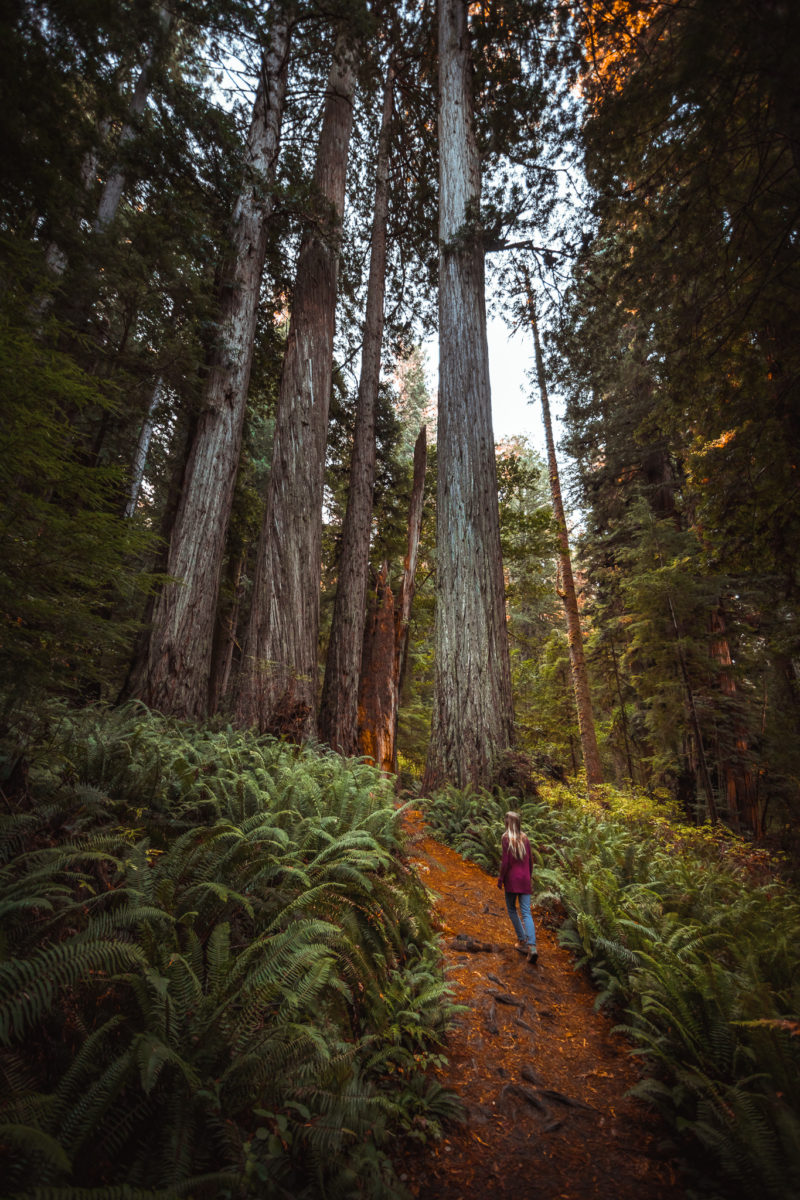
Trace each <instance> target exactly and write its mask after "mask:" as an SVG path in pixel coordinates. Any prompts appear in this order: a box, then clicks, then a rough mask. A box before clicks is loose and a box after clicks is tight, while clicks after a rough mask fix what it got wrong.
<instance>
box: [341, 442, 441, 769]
mask: <svg viewBox="0 0 800 1200" xmlns="http://www.w3.org/2000/svg"><path fill="white" fill-rule="evenodd" d="M426 461H427V439H426V433H425V428H424V426H423V428H422V429H421V430H420V432H419V436H418V438H417V441H416V445H415V447H414V483H413V486H412V490H411V504H410V506H409V513H408V548H407V550H406V557H405V562H404V564H403V578H402V581H401V584H400V591H399V593H398V596H397V599H396V600H395V599H394V597H393V595H392V591H391V588H390V587H389V583H388V579H387V575H388V572H387V569H386V565H385V564H384V568H383V570H382V571H381V574H380V576H379V578H378V585H377V588H376V593H375V603H374V604H373V605H372V607H371V609H370V612H369V613H368V616H367V623H366V626H365V629H364V649H363V655H362V663H361V682H360V687H359V694H358V751H359V753H360V754H362V755H364V756H365V757H366V758H370V759H372V761H373V762H374V763H375V765H376V766H378V767H380V768H381V770H383V771H392V772H396V771H397V718H398V714H399V710H400V686H401V683H402V680H403V674H404V671H405V663H406V650H407V648H408V627H409V622H410V620H411V604H412V602H413V599H414V587H415V584H414V576H415V575H416V571H417V555H418V551H419V536H420V530H421V528H422V502H423V499H424V493H425V463H426Z"/></svg>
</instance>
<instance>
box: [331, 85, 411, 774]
mask: <svg viewBox="0 0 800 1200" xmlns="http://www.w3.org/2000/svg"><path fill="white" fill-rule="evenodd" d="M393 80H394V71H393V68H392V66H391V65H390V66H389V68H388V70H387V75H386V85H385V88H384V96H383V114H382V119H381V132H380V141H379V145H378V164H377V171H376V181H375V209H374V214H373V219H372V249H371V254H370V266H369V282H368V285H367V305H366V313H365V318H364V340H363V346H362V351H361V378H360V380H359V386H358V401H357V406H356V423H355V430H354V433H353V452H352V456H351V459H350V489H349V492H348V495H347V508H346V510H345V517H344V526H343V529H342V550H341V557H340V559H339V570H338V579H337V586H336V600H335V602H334V608H333V621H332V624H331V635H330V640H329V643H328V656H327V659H326V661H325V679H324V682H323V686H322V703H321V706H320V715H319V735H320V737H321V738H322V740H323V741H325V742H328V743H329V745H330V746H332V747H333V749H334V750H338V751H339V752H340V753H341V754H356V753H357V752H358V729H357V722H358V685H359V675H360V672H361V648H362V642H363V637H364V606H365V603H366V596H367V579H368V575H369V543H370V526H371V524H372V500H373V489H374V486H375V406H376V404H377V400H378V383H379V381H380V368H381V344H382V341H383V305H384V293H385V290H386V288H385V281H386V218H387V214H388V209H389V132H390V124H391V119H392V95H393Z"/></svg>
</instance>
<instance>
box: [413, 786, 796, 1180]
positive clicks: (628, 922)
mask: <svg viewBox="0 0 800 1200" xmlns="http://www.w3.org/2000/svg"><path fill="white" fill-rule="evenodd" d="M541 797H542V798H540V799H539V800H536V801H518V800H516V799H514V798H509V797H508V796H499V797H498V796H494V795H490V794H489V793H485V792H481V793H469V792H459V791H456V790H455V789H450V790H446V791H443V792H440V793H438V794H437V795H435V796H434V797H432V798H431V799H428V800H425V801H423V802H422V807H423V808H424V811H425V813H426V816H427V818H428V820H429V821H430V822H431V823H432V826H433V828H434V830H435V831H436V833H437V834H438V836H439V837H440V838H441V839H442V840H444V841H445V842H447V844H448V845H451V846H453V847H454V848H455V849H456V850H458V851H459V852H460V853H461V854H463V855H465V856H466V857H468V858H471V859H472V860H473V861H475V862H477V863H479V864H480V865H481V866H482V867H484V868H485V869H486V870H488V871H490V872H494V871H495V870H496V869H497V867H498V865H499V844H500V837H501V834H502V830H503V814H504V813H505V811H506V810H507V809H508V808H509V807H512V808H516V809H518V811H520V813H521V816H522V821H523V827H524V828H525V829H526V830H527V832H528V833H529V835H530V837H531V842H532V845H533V849H534V859H535V863H534V892H536V891H537V890H538V895H536V896H535V897H534V900H535V903H536V904H537V906H538V910H539V913H540V916H541V915H545V914H549V916H550V918H552V919H554V920H556V921H557V922H559V923H560V934H559V936H560V939H561V942H562V943H563V944H564V945H565V946H567V947H569V949H570V950H572V951H573V952H574V954H575V955H576V958H577V963H578V965H579V966H581V967H585V968H587V969H588V970H589V971H590V973H591V976H592V978H593V980H594V982H595V984H596V986H597V987H598V989H599V996H598V1002H597V1003H598V1005H599V1006H600V1005H602V1006H605V1007H606V1008H607V1010H608V1011H610V1012H611V1013H612V1014H613V1015H615V1016H616V1017H617V1020H618V1021H619V1027H620V1029H621V1030H622V1031H624V1033H625V1034H626V1035H627V1036H628V1037H629V1038H630V1039H631V1041H632V1042H633V1046H634V1051H633V1052H634V1053H635V1054H637V1055H640V1056H641V1057H642V1059H643V1060H644V1062H645V1063H646V1065H647V1069H648V1073H647V1076H646V1077H645V1078H644V1079H643V1080H642V1081H641V1083H640V1084H638V1085H637V1087H636V1088H635V1089H634V1091H635V1092H636V1093H637V1094H638V1095H639V1096H641V1097H642V1098H643V1099H644V1100H646V1101H648V1102H650V1103H652V1104H654V1105H656V1106H657V1107H658V1108H659V1109H660V1110H661V1111H662V1113H663V1114H664V1115H665V1116H666V1117H667V1118H668V1120H670V1121H671V1122H672V1124H673V1126H674V1128H675V1129H676V1130H677V1131H678V1132H679V1133H680V1134H681V1135H683V1136H684V1137H686V1138H687V1139H688V1140H689V1142H690V1143H691V1144H692V1146H693V1148H694V1149H695V1150H696V1149H700V1150H701V1151H702V1153H701V1155H699V1156H698V1155H692V1158H693V1159H694V1160H695V1161H696V1160H697V1159H698V1157H699V1158H700V1160H701V1161H703V1162H705V1163H707V1164H708V1165H709V1171H708V1174H707V1175H701V1176H700V1178H699V1179H698V1180H697V1181H696V1183H695V1191H694V1194H695V1195H702V1196H704V1197H738V1196H746V1195H749V1196H759V1197H765V1198H766V1197H769V1198H770V1200H795V1198H796V1197H797V1196H798V1195H800V903H799V902H798V896H797V893H796V891H794V890H793V889H792V888H791V887H790V886H788V885H787V884H785V883H783V882H781V880H780V878H779V875H778V872H777V871H776V870H774V869H773V868H772V866H771V864H770V861H769V859H768V858H767V857H766V856H765V855H764V854H763V853H760V852H758V851H757V850H754V849H753V848H752V847H750V846H748V845H747V844H745V843H743V842H742V841H740V840H738V839H736V838H733V837H732V836H731V835H729V834H727V833H723V832H718V831H715V830H712V829H710V828H704V829H695V828H693V827H690V826H686V825H682V824H681V823H680V822H679V821H678V820H677V819H676V818H675V816H674V814H673V815H670V813H669V811H668V810H667V809H666V808H665V806H664V805H663V804H657V803H654V802H653V801H649V800H647V799H646V798H644V797H626V796H623V795H621V794H619V793H616V792H614V791H613V790H612V789H609V788H606V789H604V795H603V804H600V803H589V802H588V801H585V800H581V799H580V798H579V796H578V794H577V793H576V792H574V791H571V790H570V789H569V788H567V787H558V786H552V785H551V786H548V785H547V784H543V785H542V788H541ZM712 1164H713V1167H712Z"/></svg>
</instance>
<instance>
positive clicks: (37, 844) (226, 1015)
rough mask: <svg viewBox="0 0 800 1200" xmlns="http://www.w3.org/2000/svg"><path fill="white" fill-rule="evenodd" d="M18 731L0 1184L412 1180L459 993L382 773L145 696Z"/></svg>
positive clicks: (9, 827) (8, 807)
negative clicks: (401, 1169) (216, 723)
mask: <svg viewBox="0 0 800 1200" xmlns="http://www.w3.org/2000/svg"><path fill="white" fill-rule="evenodd" d="M3 750H4V758H3V760H2V763H0V770H2V772H3V776H4V783H3V795H4V797H5V798H6V804H5V806H4V812H3V813H2V816H1V817H0V864H1V865H0V912H2V926H1V928H2V934H0V1078H1V1079H2V1088H0V1091H1V1092H2V1099H1V1100H0V1177H1V1178H2V1179H3V1185H4V1186H3V1194H4V1195H9V1196H12V1195H13V1196H15V1197H32V1198H33V1197H36V1198H39V1200H44V1198H45V1197H47V1198H53V1200H56V1198H59V1200H61V1198H64V1200H66V1198H67V1197H72V1198H73V1200H77V1198H79V1197H92V1198H93V1200H100V1198H107V1200H111V1198H112V1197H119V1198H120V1200H122V1198H123V1197H130V1198H132V1200H133V1198H143V1197H145V1196H159V1197H164V1198H165V1200H166V1198H167V1197H169V1198H170V1200H173V1198H175V1197H182V1196H185V1197H215V1198H217V1197H219V1198H224V1197H231V1198H235V1197H249V1196H258V1197H266V1198H268V1200H272V1198H275V1200H280V1198H289V1197H291V1198H292V1200H297V1198H303V1197H317V1196H326V1197H332V1198H335V1197H356V1196H366V1197H370V1198H371V1197H395V1196H401V1195H403V1194H404V1193H403V1189H402V1188H401V1187H400V1185H399V1184H398V1182H397V1179H396V1177H395V1175H394V1172H393V1169H392V1166H391V1163H390V1160H389V1157H388V1155H387V1149H388V1148H389V1147H390V1145H391V1143H392V1139H393V1138H396V1137H398V1136H403V1137H412V1138H418V1139H422V1140H425V1139H428V1138H436V1137H437V1136H439V1134H440V1132H441V1125H442V1122H443V1121H444V1120H446V1119H448V1118H451V1117H454V1116H457V1115H458V1105H457V1102H456V1100H455V1098H454V1097H453V1096H452V1094H449V1093H446V1092H445V1091H443V1090H442V1089H441V1088H440V1087H439V1085H438V1084H436V1083H435V1082H434V1081H432V1080H429V1079H428V1078H427V1077H426V1075H425V1071H426V1068H428V1067H429V1066H430V1065H431V1064H435V1063H437V1062H438V1061H440V1059H439V1056H440V1055H441V1054H442V1046H443V1038H444V1034H445V1030H446V1026H447V1023H448V1020H449V1018H450V1016H451V1015H452V1011H453V1006H452V1003H451V1001H450V998H449V990H448V987H447V984H446V981H445V980H444V979H443V977H442V974H441V969H440V966H439V952H438V950H437V947H436V942H435V938H434V935H433V933H432V930H431V924H430V918H429V902H428V897H427V895H426V893H425V891H424V889H423V888H422V886H421V885H420V884H419V882H418V881H417V878H416V876H415V875H414V874H413V873H412V872H411V871H410V870H409V869H408V866H407V864H406V861H405V858H404V853H403V845H402V840H401V836H400V833H399V828H398V812H397V810H396V809H395V807H394V803H393V794H392V792H391V789H390V788H389V786H388V785H387V784H386V782H385V781H383V780H382V778H381V776H380V775H379V774H378V773H377V772H375V771H374V770H372V769H371V768H369V767H367V766H365V765H363V764H361V763H358V762H345V761H343V760H342V759H341V758H339V757H338V756H335V755H332V754H327V753H320V752H317V751H313V750H310V749H308V750H300V749H297V748H296V747H291V746H286V745H284V744H282V743H280V742H276V741H274V740H272V739H269V738H266V737H262V738H260V737H256V736H254V735H251V734H246V733H242V732H237V731H233V730H231V729H220V730H213V729H208V728H198V727H197V726H192V725H187V724H181V723H178V722H175V721H169V720H166V719H163V718H160V717H157V716H155V715H153V714H150V713H149V712H147V711H146V710H145V709H143V708H141V707H139V706H135V705H131V706H127V707H124V708H122V709H118V710H116V711H108V710H104V709H90V710H69V709H68V708H66V707H62V706H55V705H54V706H50V707H49V708H45V709H44V710H43V711H42V712H41V713H39V714H38V715H37V716H36V717H33V716H28V717H27V718H25V719H19V720H18V721H17V723H16V724H15V725H14V727H13V728H12V729H9V730H7V731H6V736H5V739H4V745H3Z"/></svg>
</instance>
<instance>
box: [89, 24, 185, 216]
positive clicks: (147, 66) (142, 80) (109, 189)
mask: <svg viewBox="0 0 800 1200" xmlns="http://www.w3.org/2000/svg"><path fill="white" fill-rule="evenodd" d="M158 16H159V24H160V27H161V28H160V36H157V37H156V38H154V40H153V44H152V45H151V47H150V49H149V51H148V54H147V57H146V59H145V60H144V63H143V64H142V69H141V71H140V72H139V78H138V79H137V80H136V85H135V87H134V89H133V95H132V96H131V99H130V104H129V105H128V119H127V120H126V122H125V124H124V125H123V127H122V131H121V132H120V135H119V141H118V142H117V151H118V152H119V151H120V150H122V149H123V148H124V147H125V146H126V145H127V144H128V142H130V141H132V140H133V138H134V137H135V136H136V123H137V121H138V120H139V118H140V117H141V115H142V113H143V112H144V109H145V105H146V104H147V97H148V96H149V95H150V80H151V76H152V73H153V64H154V63H155V61H156V58H157V56H158V54H159V53H160V51H161V49H162V46H163V44H164V42H165V41H166V39H167V37H168V35H169V31H170V28H171V26H172V23H173V21H174V16H173V14H172V13H171V12H170V11H169V9H167V8H165V7H163V6H162V7H161V8H160V9H159V14H158ZM125 183H126V179H125V172H124V170H123V169H122V166H121V165H120V163H119V162H116V163H115V164H114V165H113V166H112V167H111V170H110V171H109V173H108V178H107V179H106V181H105V183H104V184H103V190H102V192H101V193H100V201H99V203H98V206H97V216H96V217H95V221H94V232H95V233H103V232H104V231H105V230H106V229H108V227H109V225H110V224H111V222H112V221H113V220H114V218H115V217H116V215H117V210H118V209H119V202H120V200H121V199H122V193H123V191H124V190H125Z"/></svg>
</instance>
